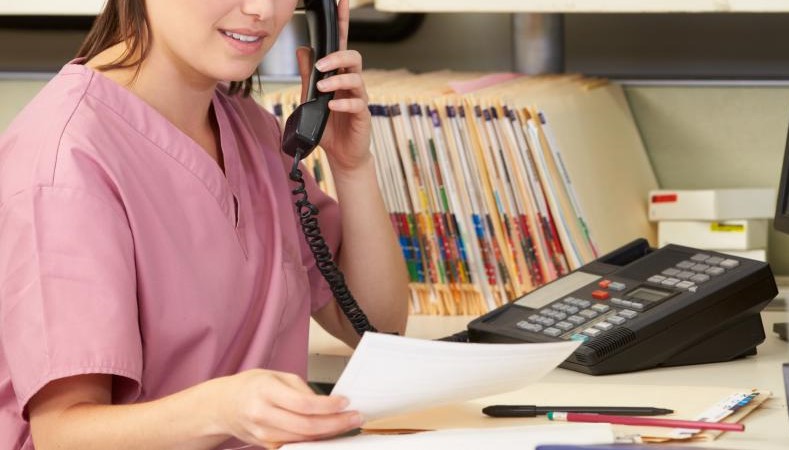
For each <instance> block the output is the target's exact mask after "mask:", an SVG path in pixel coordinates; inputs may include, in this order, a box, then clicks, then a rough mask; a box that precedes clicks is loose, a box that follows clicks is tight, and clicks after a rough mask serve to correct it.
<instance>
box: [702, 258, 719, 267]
mask: <svg viewBox="0 0 789 450" xmlns="http://www.w3.org/2000/svg"><path fill="white" fill-rule="evenodd" d="M721 261H723V258H721V257H720V256H713V257H712V258H709V259H708V260H706V261H704V264H709V265H711V266H714V265H716V264H720V263H721Z"/></svg>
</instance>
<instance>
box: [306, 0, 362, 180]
mask: <svg viewBox="0 0 789 450" xmlns="http://www.w3.org/2000/svg"><path fill="white" fill-rule="evenodd" d="M337 13H338V25H339V33H340V39H339V41H340V42H339V43H340V49H339V51H336V52H334V53H331V54H329V55H327V56H326V57H324V58H322V59H320V60H319V61H316V62H315V66H316V67H317V68H318V70H320V71H321V72H328V71H332V70H336V71H337V74H336V75H334V76H331V77H329V78H326V79H324V80H321V81H320V82H318V90H319V91H321V92H334V99H333V100H331V101H330V102H329V109H330V110H331V114H330V115H329V122H328V123H327V125H326V130H325V131H324V133H323V138H321V147H323V149H324V150H326V154H327V157H328V159H329V162H330V164H331V167H332V173H335V174H336V173H338V172H341V171H347V172H352V171H353V170H354V169H356V168H358V167H361V166H362V165H364V163H366V162H367V161H368V160H369V159H370V158H371V157H372V154H371V153H370V129H371V126H372V125H371V122H370V118H371V117H370V110H369V109H368V107H367V102H368V97H367V89H366V88H365V87H364V81H363V80H362V55H361V54H360V53H359V52H357V51H356V50H348V24H349V22H350V11H349V7H348V0H340V2H339V4H338V5H337ZM296 56H297V59H298V61H299V72H300V73H301V92H302V94H301V95H302V101H304V97H305V96H306V92H307V85H308V83H309V79H310V73H311V70H312V66H311V59H312V58H311V55H310V49H309V48H308V47H302V48H299V49H298V51H297V55H296Z"/></svg>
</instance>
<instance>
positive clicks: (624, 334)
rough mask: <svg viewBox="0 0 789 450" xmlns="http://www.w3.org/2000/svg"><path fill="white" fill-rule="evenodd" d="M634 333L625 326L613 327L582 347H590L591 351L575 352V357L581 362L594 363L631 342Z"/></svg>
mask: <svg viewBox="0 0 789 450" xmlns="http://www.w3.org/2000/svg"><path fill="white" fill-rule="evenodd" d="M635 339H636V334H635V333H634V332H633V331H632V330H629V329H627V328H615V329H613V330H611V331H608V332H606V333H605V334H603V335H601V336H598V337H597V338H595V339H592V340H591V341H590V342H587V343H585V344H584V345H583V347H587V348H588V349H591V350H592V351H591V352H580V351H576V352H575V358H576V359H577V360H578V362H580V363H582V364H590V363H595V362H597V361H599V360H601V359H603V358H605V357H606V356H608V355H609V354H611V353H613V352H614V351H616V350H618V349H619V348H621V347H624V346H625V345H627V344H629V343H631V342H633V341H634V340H635Z"/></svg>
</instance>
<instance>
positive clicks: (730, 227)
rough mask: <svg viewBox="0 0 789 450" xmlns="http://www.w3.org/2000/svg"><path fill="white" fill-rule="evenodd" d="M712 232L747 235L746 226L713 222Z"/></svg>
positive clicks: (711, 225)
mask: <svg viewBox="0 0 789 450" xmlns="http://www.w3.org/2000/svg"><path fill="white" fill-rule="evenodd" d="M710 231H725V232H729V233H745V225H738V224H730V223H723V222H712V223H711V224H710Z"/></svg>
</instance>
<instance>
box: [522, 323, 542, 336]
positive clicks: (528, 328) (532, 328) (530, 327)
mask: <svg viewBox="0 0 789 450" xmlns="http://www.w3.org/2000/svg"><path fill="white" fill-rule="evenodd" d="M516 325H517V326H518V328H522V329H524V330H526V331H534V332H535V333H536V332H538V331H540V330H542V325H537V324H536V323H529V322H526V321H525V320H521V321H520V322H518V323H517V324H516Z"/></svg>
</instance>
